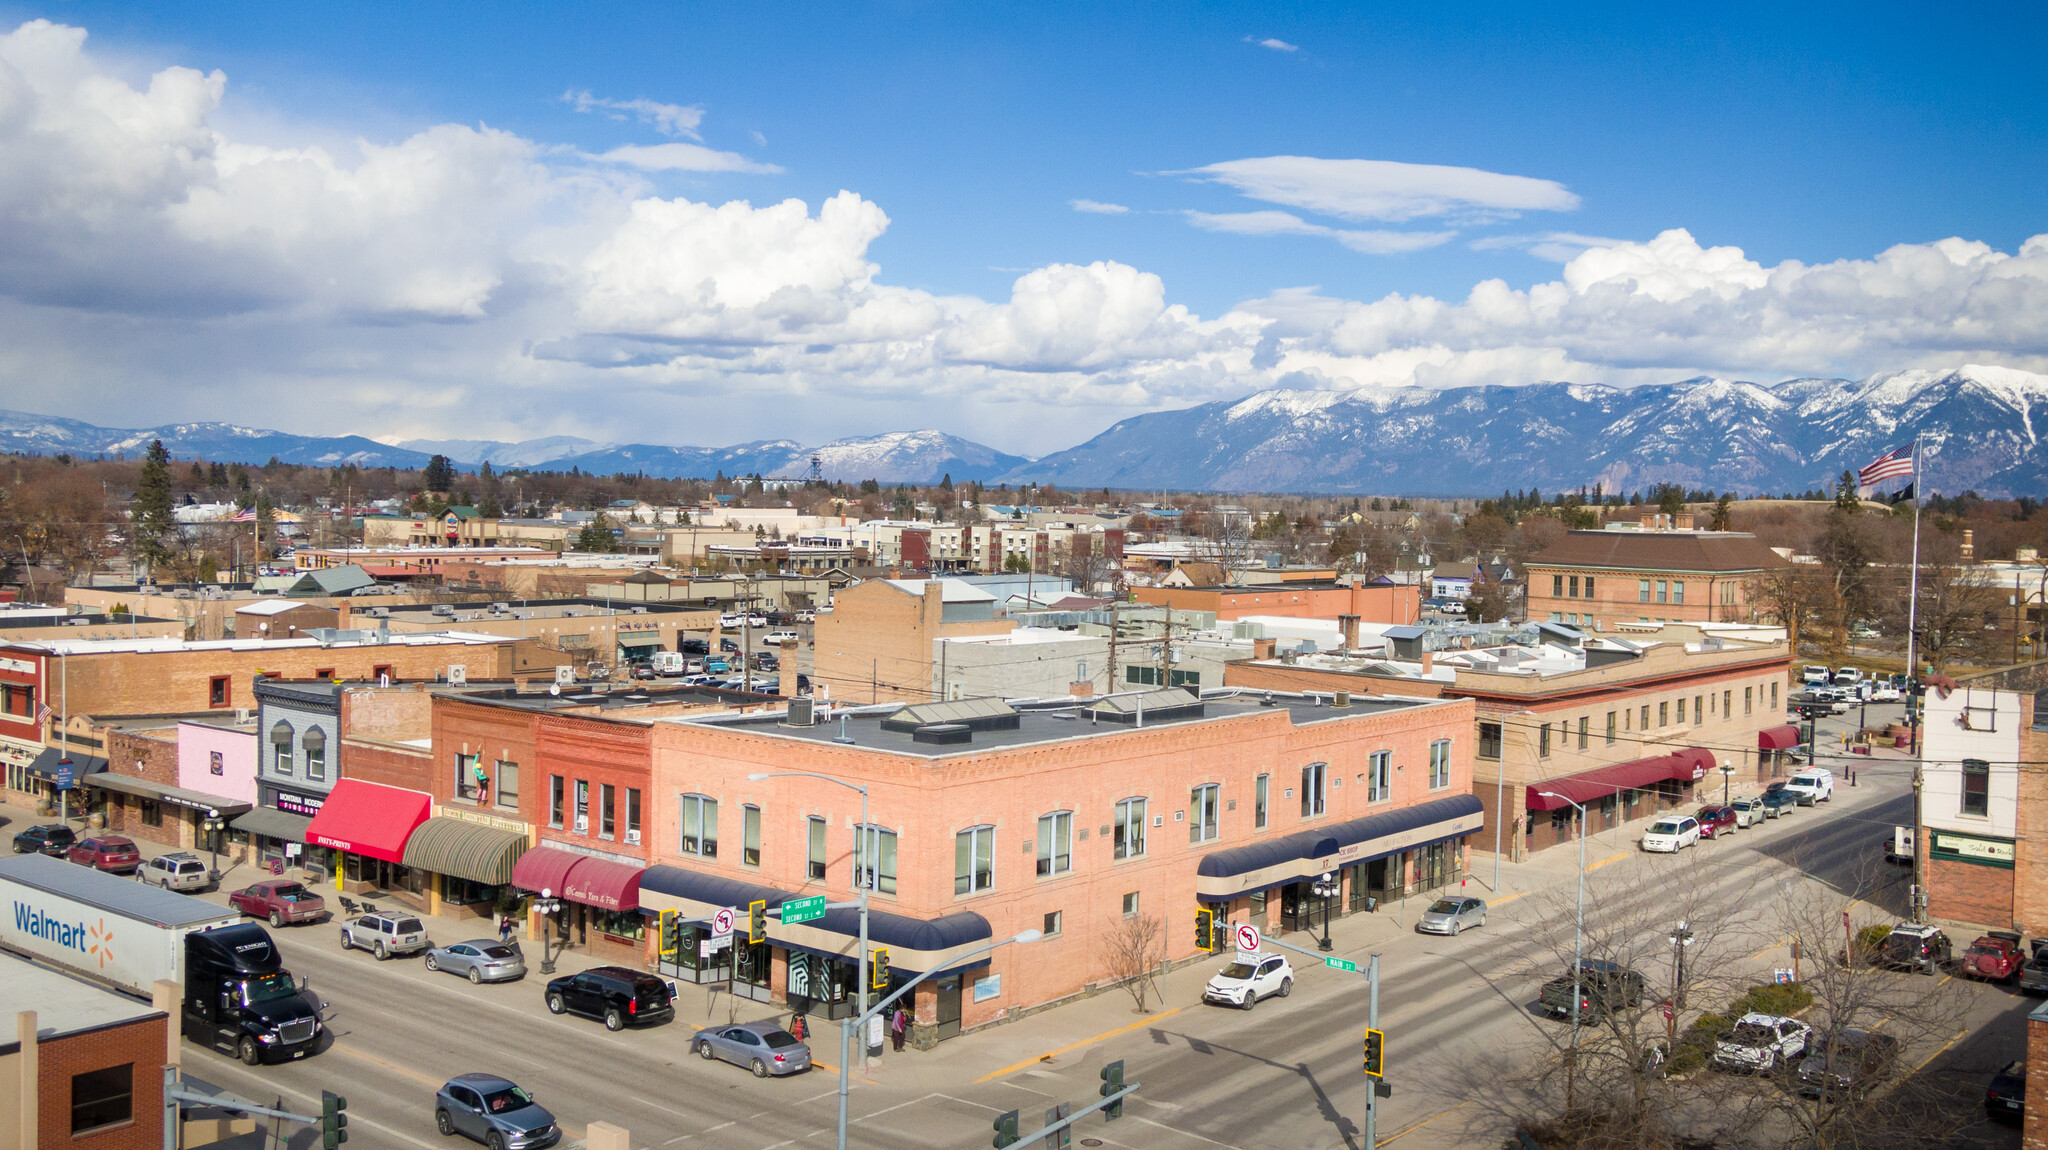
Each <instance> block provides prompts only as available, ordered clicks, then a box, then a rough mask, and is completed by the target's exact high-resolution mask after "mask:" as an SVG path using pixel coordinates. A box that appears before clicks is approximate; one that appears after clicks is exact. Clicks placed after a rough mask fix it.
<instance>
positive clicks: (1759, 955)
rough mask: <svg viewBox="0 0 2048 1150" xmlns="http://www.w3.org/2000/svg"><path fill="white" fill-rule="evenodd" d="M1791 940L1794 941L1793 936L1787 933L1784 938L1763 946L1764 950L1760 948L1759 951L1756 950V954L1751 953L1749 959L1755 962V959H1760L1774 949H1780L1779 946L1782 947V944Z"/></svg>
mask: <svg viewBox="0 0 2048 1150" xmlns="http://www.w3.org/2000/svg"><path fill="white" fill-rule="evenodd" d="M1791 941H1792V936H1791V935H1789V934H1788V935H1786V936H1785V937H1784V938H1781V939H1779V940H1778V941H1776V942H1774V943H1772V944H1771V945H1769V946H1767V947H1765V948H1763V949H1762V950H1759V951H1757V952H1756V953H1755V954H1752V955H1750V956H1749V961H1751V962H1755V961H1756V960H1757V959H1759V958H1762V957H1763V956H1764V955H1767V954H1769V953H1771V952H1772V951H1774V950H1776V949H1778V948H1779V947H1781V946H1783V945H1785V944H1786V943H1788V942H1791Z"/></svg>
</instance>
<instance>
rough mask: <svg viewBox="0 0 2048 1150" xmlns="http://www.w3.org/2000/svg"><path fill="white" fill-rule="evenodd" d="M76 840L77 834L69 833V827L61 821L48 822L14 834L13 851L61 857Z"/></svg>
mask: <svg viewBox="0 0 2048 1150" xmlns="http://www.w3.org/2000/svg"><path fill="white" fill-rule="evenodd" d="M77 841H78V836H77V835H74V834H72V833H71V828H70V827H67V826H65V825H64V824H63V823H48V824H46V825H44V826H39V827H30V828H28V829H27V830H25V831H22V832H21V833H20V834H18V835H15V836H14V853H15V854H18V855H25V854H28V853H29V852H30V851H35V852H38V853H40V854H46V855H54V856H56V857H57V858H63V857H64V856H65V855H66V854H68V853H70V851H71V846H72V844H73V843H76V842H77Z"/></svg>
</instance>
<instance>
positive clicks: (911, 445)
mask: <svg viewBox="0 0 2048 1150" xmlns="http://www.w3.org/2000/svg"><path fill="white" fill-rule="evenodd" d="M813 452H815V453H816V455H817V456H818V467H819V470H821V471H823V472H824V473H825V475H826V476H827V477H828V478H833V479H848V480H852V479H877V480H880V481H881V482H883V483H897V482H915V481H919V480H922V481H925V482H933V481H936V480H938V479H939V478H940V477H942V476H946V475H951V476H952V477H953V479H954V480H955V481H956V482H960V483H965V482H967V481H969V480H975V479H982V480H986V479H989V478H991V477H993V476H997V475H1001V474H1003V473H1004V472H1007V471H1010V470H1012V469H1014V468H1017V467H1021V466H1024V465H1025V464H1026V463H1028V462H1030V461H1029V460H1027V459H1025V458H1024V457H1023V456H1019V455H1005V454H1003V453H1002V452H1000V451H997V450H996V449H995V448H993V447H985V446H983V445H981V444H979V443H975V442H972V441H971V440H966V439H962V438H960V437H959V436H957V435H947V434H946V433H945V432H942V431H895V432H890V433H888V434H886V435H868V436H859V437H855V438H852V439H835V440H833V441H832V442H830V443H827V444H825V445H823V446H822V447H817V448H813V449H811V450H810V451H801V452H799V453H798V455H797V458H795V459H792V460H791V461H790V462H789V463H787V464H785V465H784V466H782V467H781V468H778V469H777V470H776V471H774V472H773V473H772V474H775V475H780V476H788V477H801V476H803V475H805V474H807V473H808V472H809V471H810V466H811V455H812V454H813Z"/></svg>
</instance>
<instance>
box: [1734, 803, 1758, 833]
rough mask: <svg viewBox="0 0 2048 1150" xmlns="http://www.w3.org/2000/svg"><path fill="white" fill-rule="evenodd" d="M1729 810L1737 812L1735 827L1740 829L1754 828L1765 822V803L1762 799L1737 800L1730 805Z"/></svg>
mask: <svg viewBox="0 0 2048 1150" xmlns="http://www.w3.org/2000/svg"><path fill="white" fill-rule="evenodd" d="M1728 809H1729V810H1731V811H1734V812H1735V825H1736V826H1738V827H1744V828H1748V827H1753V826H1755V825H1757V824H1758V823H1760V822H1762V821H1764V802H1763V800H1762V799H1757V798H1746V799H1736V800H1735V801H1734V802H1732V803H1729V804H1728Z"/></svg>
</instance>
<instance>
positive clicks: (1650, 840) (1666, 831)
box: [1643, 815, 1700, 854]
mask: <svg viewBox="0 0 2048 1150" xmlns="http://www.w3.org/2000/svg"><path fill="white" fill-rule="evenodd" d="M1699 841H1700V821H1699V820H1698V819H1696V818H1693V817H1692V816H1691V815H1673V816H1672V817H1670V818H1668V819H1658V820H1657V821H1656V822H1654V823H1651V824H1650V829H1649V830H1646V831H1644V832H1643V849H1644V850H1646V851H1657V852H1660V853H1665V854H1669V853H1673V852H1676V851H1680V850H1683V849H1685V848H1686V847H1689V846H1692V845H1693V844H1694V843H1697V842H1699Z"/></svg>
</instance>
